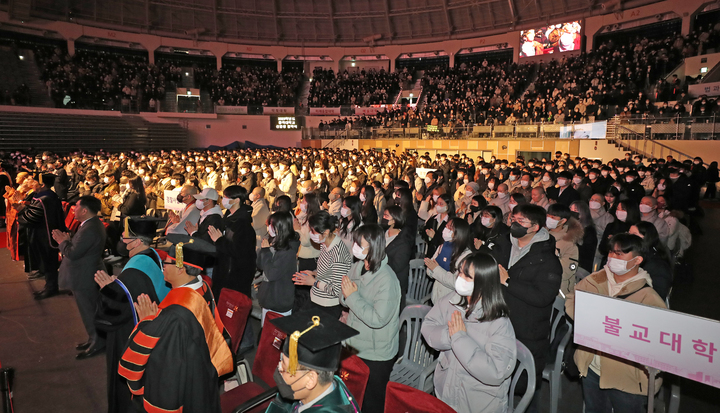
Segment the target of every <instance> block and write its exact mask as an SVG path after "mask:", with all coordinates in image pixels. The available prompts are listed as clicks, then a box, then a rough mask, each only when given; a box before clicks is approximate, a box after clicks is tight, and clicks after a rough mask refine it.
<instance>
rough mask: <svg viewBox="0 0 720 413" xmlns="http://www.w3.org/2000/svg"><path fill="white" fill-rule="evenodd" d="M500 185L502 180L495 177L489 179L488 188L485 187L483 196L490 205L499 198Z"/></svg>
mask: <svg viewBox="0 0 720 413" xmlns="http://www.w3.org/2000/svg"><path fill="white" fill-rule="evenodd" d="M499 183H500V180H498V179H497V178H495V177H492V178H489V179H488V181H487V184H486V187H485V191H483V194H482V195H483V196H484V197H485V200H486V201H487V202H488V203H491V202H492V200H493V199H495V198H496V197H497V188H498V184H499Z"/></svg>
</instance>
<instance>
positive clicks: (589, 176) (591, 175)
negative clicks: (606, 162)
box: [588, 174, 597, 181]
mask: <svg viewBox="0 0 720 413" xmlns="http://www.w3.org/2000/svg"><path fill="white" fill-rule="evenodd" d="M588 178H590V180H591V181H592V180H593V179H595V178H597V175H595V174H590V175H588Z"/></svg>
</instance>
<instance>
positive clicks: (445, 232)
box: [442, 228, 453, 242]
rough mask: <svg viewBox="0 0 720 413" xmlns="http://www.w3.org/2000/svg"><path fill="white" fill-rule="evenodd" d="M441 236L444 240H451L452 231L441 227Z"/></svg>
mask: <svg viewBox="0 0 720 413" xmlns="http://www.w3.org/2000/svg"><path fill="white" fill-rule="evenodd" d="M442 237H443V240H444V241H448V242H449V241H452V239H453V232H452V230H451V229H450V228H445V229H443V232H442Z"/></svg>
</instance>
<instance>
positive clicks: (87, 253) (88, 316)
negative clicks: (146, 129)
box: [52, 196, 107, 360]
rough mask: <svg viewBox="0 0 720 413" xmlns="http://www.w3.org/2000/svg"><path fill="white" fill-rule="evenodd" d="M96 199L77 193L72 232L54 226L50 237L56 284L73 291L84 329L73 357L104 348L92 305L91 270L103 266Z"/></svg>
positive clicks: (94, 289)
mask: <svg viewBox="0 0 720 413" xmlns="http://www.w3.org/2000/svg"><path fill="white" fill-rule="evenodd" d="M100 207H101V203H100V200H99V199H97V198H95V197H92V196H83V197H80V199H79V200H78V202H77V204H76V205H75V219H77V220H78V221H80V227H79V228H78V230H77V232H76V233H75V235H72V236H71V235H70V233H69V232H62V231H59V230H55V231H53V233H52V237H53V239H54V240H55V241H56V242H57V243H58V244H59V245H60V252H61V253H62V257H63V258H62V262H61V263H60V277H59V278H60V280H59V281H60V288H62V289H69V290H71V291H72V292H73V296H74V297H75V302H76V303H77V306H78V310H79V311H80V317H81V318H82V322H83V324H84V325H85V330H86V331H87V333H88V340H87V341H86V342H85V343H81V344H78V346H77V349H78V350H81V351H82V352H81V353H79V354H78V355H77V356H76V358H77V359H78V360H83V359H86V358H90V357H92V356H95V355H97V354H100V353H101V352H102V351H103V350H104V349H105V339H104V338H102V337H98V334H97V331H96V330H95V307H96V305H97V302H98V299H99V297H100V295H99V290H98V287H97V284H96V283H95V273H96V272H97V271H99V270H103V269H105V267H104V265H103V261H102V254H103V250H104V249H105V241H106V238H107V235H106V234H105V226H104V225H103V223H102V221H100V218H98V216H97V214H98V212H100Z"/></svg>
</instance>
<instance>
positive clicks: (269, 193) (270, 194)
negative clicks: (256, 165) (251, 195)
mask: <svg viewBox="0 0 720 413" xmlns="http://www.w3.org/2000/svg"><path fill="white" fill-rule="evenodd" d="M273 176H274V172H273V170H272V169H271V168H265V169H264V170H263V171H262V180H261V181H260V186H261V187H263V188H264V189H265V199H267V201H268V205H273V204H274V203H275V198H277V197H279V196H281V195H282V191H280V188H278V183H277V181H276V180H275V178H273Z"/></svg>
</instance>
